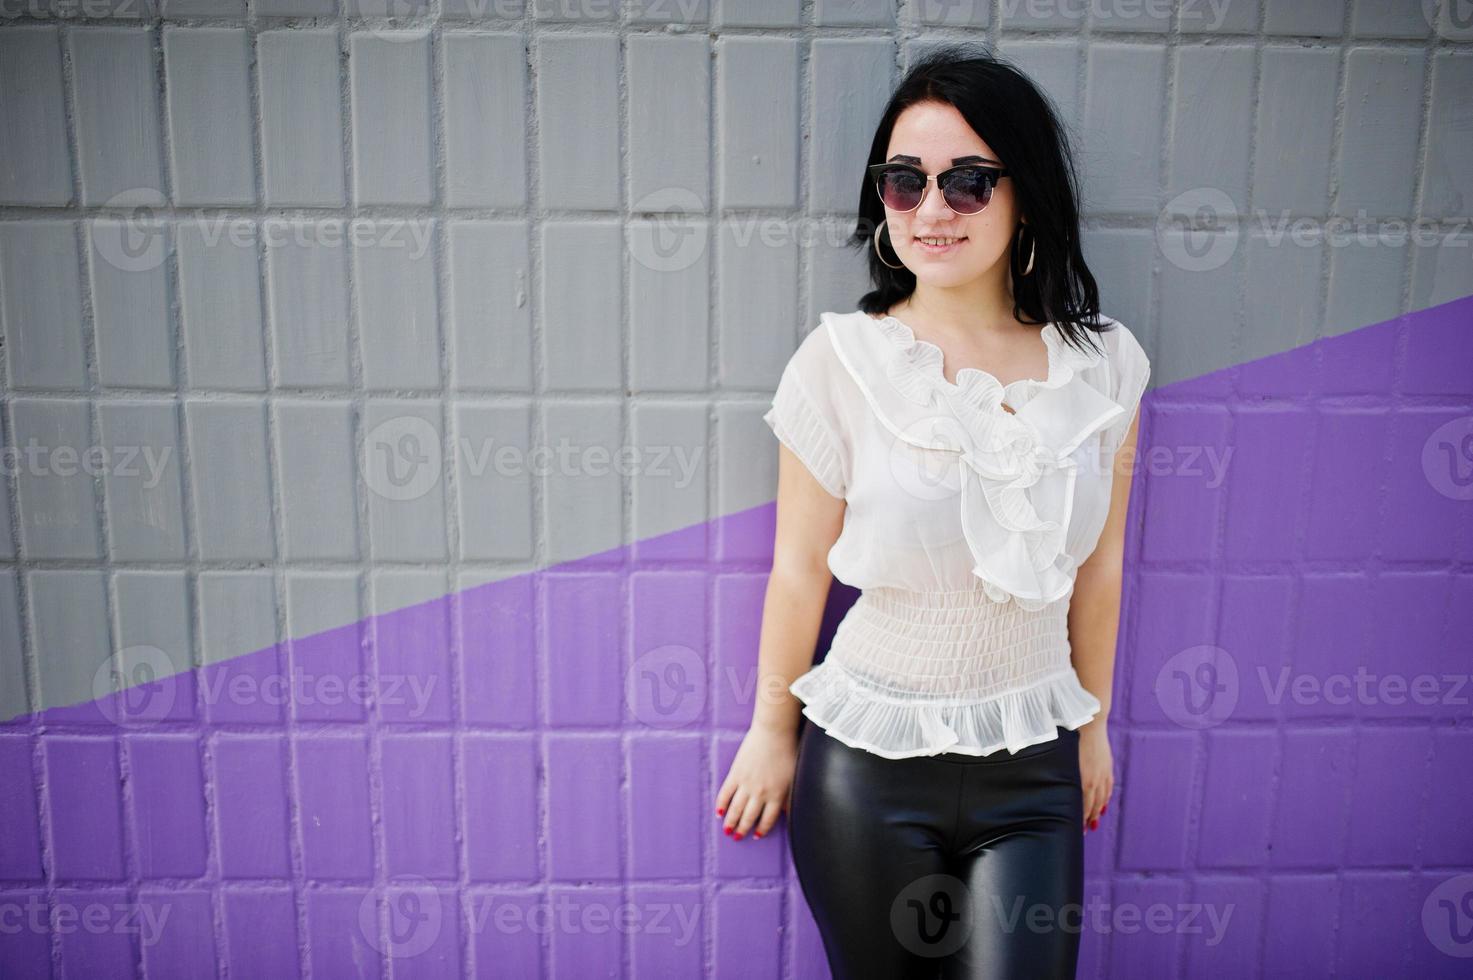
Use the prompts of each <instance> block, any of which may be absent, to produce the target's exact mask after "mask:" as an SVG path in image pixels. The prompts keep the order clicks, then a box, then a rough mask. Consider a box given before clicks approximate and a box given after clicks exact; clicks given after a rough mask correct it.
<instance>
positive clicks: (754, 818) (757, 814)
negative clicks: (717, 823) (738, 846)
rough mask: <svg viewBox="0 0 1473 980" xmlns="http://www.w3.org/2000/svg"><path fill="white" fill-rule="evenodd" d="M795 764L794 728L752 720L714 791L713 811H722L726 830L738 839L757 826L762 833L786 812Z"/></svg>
mask: <svg viewBox="0 0 1473 980" xmlns="http://www.w3.org/2000/svg"><path fill="white" fill-rule="evenodd" d="M797 766H798V735H797V732H796V731H795V730H787V729H781V730H779V729H774V728H768V727H766V726H763V725H761V724H755V725H753V726H752V727H751V728H749V729H747V734H746V736H745V737H743V738H742V744H741V746H740V747H739V748H738V749H737V754H736V757H735V758H734V759H732V760H731V769H730V770H728V771H727V773H726V781H725V782H723V783H722V784H721V790H720V792H718V793H717V794H716V812H717V814H718V815H724V817H725V820H724V823H725V826H726V833H728V834H730V835H731V836H732V839H733V840H741V839H742V838H743V837H744V836H745V835H746V834H747V832H748V831H750V830H752V828H753V826H754V825H755V826H756V836H757V837H764V836H766V835H767V833H768V832H769V831H771V830H772V825H773V824H775V823H777V818H778V815H779V814H781V813H786V812H787V809H788V804H789V803H790V802H791V800H792V790H793V774H794V772H795V771H796V769H797Z"/></svg>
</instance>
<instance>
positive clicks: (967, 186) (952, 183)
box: [941, 168, 993, 214]
mask: <svg viewBox="0 0 1473 980" xmlns="http://www.w3.org/2000/svg"><path fill="white" fill-rule="evenodd" d="M992 186H993V184H992V173H991V172H990V171H987V170H982V169H980V168H979V169H973V170H957V171H953V172H952V173H951V174H950V175H948V177H947V178H946V180H944V181H943V182H942V184H941V193H942V194H943V195H944V196H945V198H946V203H947V205H948V206H949V207H950V208H951V209H952V210H953V211H955V212H956V213H957V214H976V213H977V212H978V211H981V210H982V209H983V208H985V207H987V202H988V201H990V200H992Z"/></svg>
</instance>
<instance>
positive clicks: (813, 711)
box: [788, 659, 1100, 759]
mask: <svg viewBox="0 0 1473 980" xmlns="http://www.w3.org/2000/svg"><path fill="white" fill-rule="evenodd" d="M788 689H789V690H790V691H791V692H792V693H793V695H794V696H795V697H797V698H798V699H799V700H800V701H802V702H803V714H804V716H805V717H807V718H808V719H809V720H810V721H812V722H813V723H814V724H816V725H818V726H819V727H821V728H823V729H824V730H825V731H826V732H828V733H829V734H830V735H833V736H834V737H835V738H837V739H838V740H839V741H841V742H843V743H844V744H845V745H849V746H852V747H853V748H857V749H864V750H865V751H867V752H873V753H874V754H876V755H879V756H882V757H884V758H886V759H906V758H910V757H912V756H920V755H936V754H938V753H941V752H956V753H959V754H962V755H989V754H991V753H993V752H996V751H998V750H999V749H1007V750H1008V751H1009V752H1017V751H1018V750H1019V749H1022V748H1024V747H1025V746H1028V745H1036V744H1037V743H1039V742H1046V741H1048V740H1049V739H1051V738H1056V737H1057V736H1058V732H1057V728H1058V727H1059V726H1063V727H1064V728H1068V729H1070V730H1071V731H1072V730H1074V729H1077V728H1079V727H1080V726H1082V725H1084V724H1085V723H1086V722H1088V721H1089V720H1090V719H1092V718H1093V717H1094V716H1095V715H1096V714H1098V713H1099V711H1100V702H1099V699H1098V698H1096V697H1095V696H1094V695H1093V694H1090V693H1089V691H1087V690H1085V688H1084V686H1083V685H1082V684H1080V683H1079V676H1078V675H1077V674H1076V673H1075V672H1074V670H1073V668H1072V667H1070V668H1067V669H1065V670H1061V671H1058V672H1056V673H1054V674H1051V675H1049V676H1048V677H1045V678H1044V679H1042V680H1040V681H1037V682H1035V683H1034V684H1032V685H1030V686H1029V687H1026V688H1022V689H1019V690H1014V691H1009V692H1006V693H1004V694H999V695H995V696H993V697H990V698H988V699H986V700H984V701H980V702H971V703H960V704H946V703H936V702H925V701H903V700H899V699H896V698H891V697H887V696H885V695H884V694H882V693H879V692H877V691H875V690H874V689H872V688H870V687H868V686H866V685H865V684H864V683H862V682H861V681H860V680H859V679H858V678H856V677H853V676H852V675H851V674H850V673H849V671H848V670H847V669H846V668H845V667H844V666H843V664H840V663H838V662H836V661H834V660H832V659H826V660H824V661H823V662H822V663H819V664H818V665H816V666H815V667H813V668H812V669H811V670H809V671H808V672H807V673H806V674H804V675H803V676H801V677H799V678H798V679H797V680H795V681H793V683H792V684H790V685H789V687H788Z"/></svg>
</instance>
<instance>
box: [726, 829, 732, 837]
mask: <svg viewBox="0 0 1473 980" xmlns="http://www.w3.org/2000/svg"><path fill="white" fill-rule="evenodd" d="M726 836H728V837H730V836H731V828H730V827H727V828H726Z"/></svg>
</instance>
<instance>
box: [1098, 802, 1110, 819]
mask: <svg viewBox="0 0 1473 980" xmlns="http://www.w3.org/2000/svg"><path fill="white" fill-rule="evenodd" d="M1108 809H1110V804H1108V803H1106V804H1105V805H1104V806H1102V807H1100V816H1102V817H1103V816H1104V815H1105V811H1106V810H1108Z"/></svg>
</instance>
